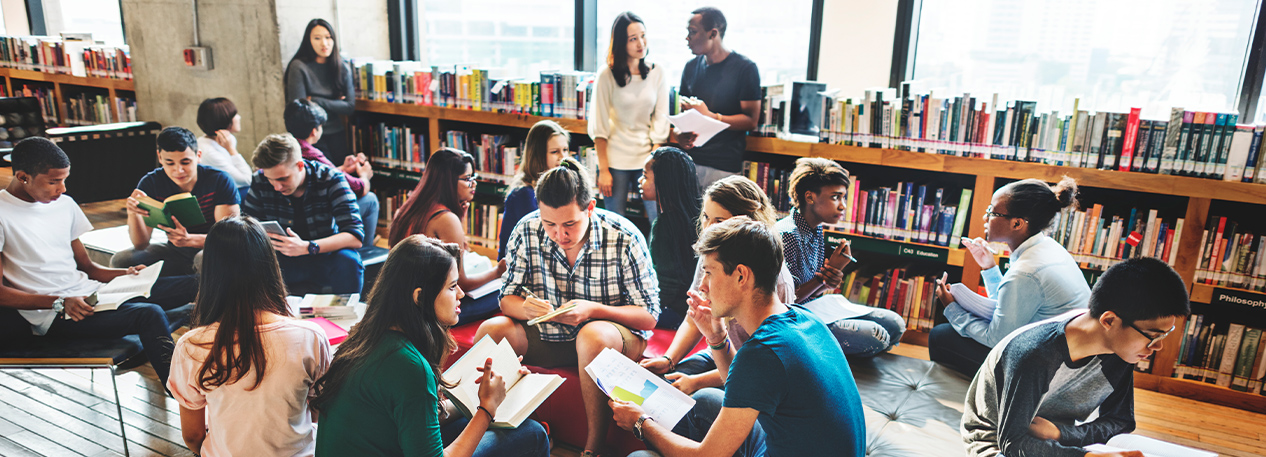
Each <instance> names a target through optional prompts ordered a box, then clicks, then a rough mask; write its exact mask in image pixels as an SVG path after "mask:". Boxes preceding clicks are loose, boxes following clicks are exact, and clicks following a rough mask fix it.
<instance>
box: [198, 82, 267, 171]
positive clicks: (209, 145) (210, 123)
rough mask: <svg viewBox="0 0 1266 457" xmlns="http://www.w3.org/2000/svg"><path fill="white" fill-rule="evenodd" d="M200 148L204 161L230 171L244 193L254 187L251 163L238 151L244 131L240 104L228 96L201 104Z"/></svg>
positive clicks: (199, 121) (209, 165) (199, 113)
mask: <svg viewBox="0 0 1266 457" xmlns="http://www.w3.org/2000/svg"><path fill="white" fill-rule="evenodd" d="M197 122H198V128H199V129H201V130H202V133H203V135H202V136H200V137H198V151H200V152H202V164H203V165H206V166H208V167H211V168H215V169H217V170H220V171H223V172H225V173H228V174H229V176H230V177H232V178H233V184H234V185H235V186H237V188H238V190H239V191H240V192H241V194H242V195H245V194H246V190H248V189H250V186H251V175H252V174H254V171H252V170H251V166H250V164H248V163H246V158H244V157H242V154H239V153H238V152H237V136H235V135H233V134H234V133H237V132H240V131H242V115H241V114H238V113H237V105H234V104H233V101H232V100H229V99H227V98H224V97H217V98H208V99H206V100H203V101H202V104H200V105H198V121H197Z"/></svg>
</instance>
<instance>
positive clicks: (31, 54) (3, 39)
mask: <svg viewBox="0 0 1266 457" xmlns="http://www.w3.org/2000/svg"><path fill="white" fill-rule="evenodd" d="M0 67H4V68H14V69H18V70H28V71H38V72H43V73H57V74H66V75H74V76H92V77H97V78H111V79H132V58H131V54H130V52H129V50H128V47H127V46H104V45H95V44H93V43H92V42H91V41H83V40H71V39H63V38H61V37H51V36H0Z"/></svg>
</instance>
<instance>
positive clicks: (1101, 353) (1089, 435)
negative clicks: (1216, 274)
mask: <svg viewBox="0 0 1266 457" xmlns="http://www.w3.org/2000/svg"><path fill="white" fill-rule="evenodd" d="M1190 312H1191V310H1190V305H1189V304H1188V301H1187V288H1186V286H1185V285H1184V283H1183V279H1182V278H1181V277H1179V276H1178V273H1176V272H1174V270H1173V269H1172V268H1170V267H1169V266H1168V265H1165V263H1164V262H1162V261H1160V260H1157V259H1154V258H1151V257H1140V258H1133V259H1128V260H1126V261H1124V262H1121V263H1119V264H1116V265H1114V266H1112V268H1109V269H1108V271H1106V272H1104V274H1103V276H1101V277H1100V278H1099V282H1097V283H1095V288H1094V290H1093V291H1091V292H1090V309H1089V311H1087V310H1078V311H1071V312H1069V313H1067V314H1065V315H1063V316H1058V317H1055V318H1052V319H1048V320H1045V321H1041V322H1037V323H1033V324H1030V325H1028V326H1025V327H1022V328H1020V329H1019V330H1017V331H1015V332H1012V333H1011V334H1010V335H1008V336H1007V337H1006V338H1003V339H1002V341H1001V342H999V343H998V345H997V346H995V347H994V348H993V350H991V351H989V356H988V357H987V358H985V363H984V365H982V366H981V367H980V371H978V372H977V373H976V378H975V379H973V380H972V383H971V387H969V388H968V390H967V401H966V405H965V410H964V412H963V420H962V425H961V432H962V434H963V441H964V442H965V443H966V447H967V454H968V455H970V456H983V457H993V456H1000V455H1025V456H1035V457H1044V456H1052V457H1058V456H1069V457H1073V456H1075V457H1082V456H1086V457H1096V456H1119V455H1124V456H1137V457H1142V455H1143V454H1142V453H1137V451H1131V452H1130V453H1125V454H1115V453H1109V454H1098V453H1090V452H1086V450H1085V449H1083V448H1082V447H1083V446H1087V445H1090V444H1094V443H1104V442H1106V441H1107V440H1108V438H1111V437H1113V436H1115V435H1119V434H1122V433H1129V432H1130V431H1133V430H1134V364H1136V363H1138V362H1139V361H1141V360H1143V359H1146V358H1147V357H1149V356H1151V355H1152V353H1154V352H1156V351H1159V350H1161V348H1162V347H1164V341H1165V337H1167V336H1169V334H1170V333H1171V332H1173V331H1174V326H1175V325H1177V322H1178V320H1179V319H1180V318H1182V317H1184V316H1187V315H1188V314H1190ZM1096 411H1097V412H1098V417H1097V418H1095V419H1094V420H1092V421H1089V422H1084V421H1086V420H1087V418H1088V417H1089V416H1090V414H1091V413H1092V412H1096Z"/></svg>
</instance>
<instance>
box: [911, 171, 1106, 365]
mask: <svg viewBox="0 0 1266 457" xmlns="http://www.w3.org/2000/svg"><path fill="white" fill-rule="evenodd" d="M1076 195H1077V183H1076V182H1075V181H1073V179H1072V178H1068V177H1065V178H1064V179H1063V180H1061V181H1060V182H1059V183H1058V184H1056V185H1054V186H1050V185H1047V184H1046V183H1045V182H1042V181H1040V180H1037V179H1025V180H1022V181H1016V182H1013V183H1010V184H1007V185H1005V186H1002V187H1001V188H999V189H998V190H997V191H995V192H994V193H993V197H992V199H991V200H990V206H989V208H986V209H985V216H984V220H983V221H982V222H983V223H984V225H985V239H977V240H976V241H974V242H971V243H966V244H965V245H964V246H966V248H967V250H968V252H970V253H971V257H972V259H975V261H976V263H977V264H979V265H980V268H981V273H980V275H981V278H982V279H984V283H985V288H986V290H987V291H988V293H989V297H990V298H993V299H995V300H997V301H998V306H997V308H995V309H994V313H993V318H992V319H984V318H981V317H979V316H976V315H974V314H971V313H970V312H968V311H967V310H965V309H963V308H962V307H961V306H959V305H958V304H957V303H955V302H954V297H953V295H952V294H950V293H949V285H948V284H943V283H942V284H938V285H937V286H936V295H937V298H939V299H940V301H941V303H944V304H945V305H946V306H945V317H946V319H949V323H946V324H940V325H937V326H936V327H935V328H933V329H932V332H931V333H930V334H929V335H928V355H929V356H930V358H931V359H932V361H934V362H937V363H941V364H943V365H945V366H947V367H950V368H952V369H954V370H957V371H959V372H961V373H963V374H966V375H968V376H971V375H974V374H975V373H976V369H977V368H979V367H980V364H981V363H983V362H984V360H985V356H986V355H988V354H989V349H990V348H992V347H994V346H996V345H997V344H998V342H999V341H1001V340H1002V339H1003V338H1005V337H1006V336H1007V335H1008V334H1010V333H1011V332H1013V331H1015V329H1018V328H1020V327H1023V326H1025V325H1027V324H1029V323H1031V322H1037V321H1040V320H1043V319H1048V318H1051V317H1054V316H1058V315H1060V314H1063V313H1066V312H1068V311H1071V310H1074V309H1081V308H1085V307H1086V303H1087V300H1088V299H1089V298H1090V287H1089V286H1087V285H1086V278H1085V276H1083V275H1082V274H1081V269H1079V268H1078V267H1077V262H1076V261H1074V260H1073V258H1072V256H1071V255H1069V254H1068V250H1066V249H1064V247H1063V246H1061V245H1060V244H1059V243H1058V242H1056V241H1055V240H1054V239H1051V238H1050V237H1048V236H1046V235H1045V234H1043V233H1042V231H1043V230H1046V228H1047V227H1048V226H1049V225H1050V224H1051V220H1052V219H1054V217H1055V215H1056V214H1057V213H1059V212H1060V211H1061V210H1062V209H1064V208H1068V207H1070V206H1074V205H1076ZM985 241H997V242H1003V243H1007V245H1008V246H1010V247H1011V264H1010V266H1009V267H1008V268H1007V273H1006V274H1005V275H1004V274H1002V270H1001V269H1000V268H999V267H998V264H997V262H995V261H994V257H993V255H992V254H990V253H989V251H988V249H987V248H986V247H985Z"/></svg>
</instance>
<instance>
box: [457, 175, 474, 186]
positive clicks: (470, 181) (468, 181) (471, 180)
mask: <svg viewBox="0 0 1266 457" xmlns="http://www.w3.org/2000/svg"><path fill="white" fill-rule="evenodd" d="M457 180H458V181H466V184H467V185H470V186H473V185H475V183H476V182H478V181H479V175H478V174H474V173H472V174H471V175H470V176H466V177H462V176H458V177H457Z"/></svg>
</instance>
